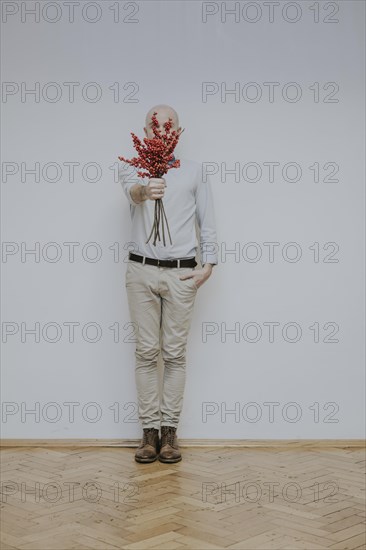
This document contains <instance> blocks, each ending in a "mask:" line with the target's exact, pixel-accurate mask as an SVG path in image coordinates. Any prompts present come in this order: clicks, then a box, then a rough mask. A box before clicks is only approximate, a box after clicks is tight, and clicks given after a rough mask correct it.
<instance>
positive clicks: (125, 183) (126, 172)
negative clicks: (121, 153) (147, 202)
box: [118, 161, 143, 206]
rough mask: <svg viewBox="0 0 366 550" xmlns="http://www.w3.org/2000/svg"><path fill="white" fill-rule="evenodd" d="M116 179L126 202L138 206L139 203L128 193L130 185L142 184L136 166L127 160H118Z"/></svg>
mask: <svg viewBox="0 0 366 550" xmlns="http://www.w3.org/2000/svg"><path fill="white" fill-rule="evenodd" d="M118 181H119V183H120V184H121V186H122V189H123V191H124V193H125V195H126V197H127V200H128V202H129V203H130V204H132V206H138V204H140V203H137V202H135V201H134V200H133V198H132V197H131V194H130V190H131V187H132V186H133V185H135V183H139V184H143V182H142V178H139V176H137V173H136V168H135V167H134V166H131V165H130V164H128V163H127V162H123V161H119V165H118Z"/></svg>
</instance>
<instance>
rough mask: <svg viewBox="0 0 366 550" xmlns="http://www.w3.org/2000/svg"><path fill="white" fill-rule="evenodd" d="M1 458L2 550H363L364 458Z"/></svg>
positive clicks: (67, 454)
mask: <svg viewBox="0 0 366 550" xmlns="http://www.w3.org/2000/svg"><path fill="white" fill-rule="evenodd" d="M181 451H182V455H183V460H182V461H181V462H180V463H177V464H174V465H167V464H162V463H160V462H158V461H157V462H154V463H153V464H138V463H136V462H135V461H134V453H135V449H134V448H108V447H107V448H103V447H102V448H95V447H88V448H79V449H75V448H48V449H45V448H28V447H26V448H24V447H23V448H21V447H19V448H5V449H4V450H3V451H2V453H1V458H2V503H1V509H2V525H1V527H2V529H1V530H2V547H1V548H2V550H10V549H13V548H19V549H24V550H26V549H27V550H32V549H34V550H42V549H45V550H46V549H47V550H51V549H52V550H54V549H60V550H66V549H67V550H68V549H73V548H75V549H86V548H88V549H103V550H104V549H105V550H107V549H126V550H140V549H141V550H143V549H150V548H151V549H152V548H156V549H164V548H165V549H172V550H173V549H178V548H186V549H187V548H188V549H194V550H195V549H224V548H225V549H232V550H234V549H238V550H239V549H240V550H245V549H248V550H255V549H276V550H279V549H284V550H285V549H287V550H296V549H306V550H311V549H314V550H315V549H321V548H331V549H333V550H336V549H353V548H354V549H356V548H357V549H361V548H362V549H364V548H366V545H365V500H364V499H365V480H364V467H365V451H364V450H363V449H359V448H358V449H352V448H325V449H316V448H304V449H302V448H295V449H294V448H291V449H289V448H285V449H284V448H279V449H277V448H223V447H221V448H220V447H219V448H218V447H215V448H212V447H208V448H204V447H187V448H185V447H183V446H182V447H181Z"/></svg>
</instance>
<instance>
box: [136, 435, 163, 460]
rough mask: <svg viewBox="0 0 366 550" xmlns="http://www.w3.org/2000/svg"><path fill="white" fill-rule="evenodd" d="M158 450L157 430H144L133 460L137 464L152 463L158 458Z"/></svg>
mask: <svg viewBox="0 0 366 550" xmlns="http://www.w3.org/2000/svg"><path fill="white" fill-rule="evenodd" d="M159 450H160V441H159V430H157V429H156V428H144V429H143V436H142V441H141V443H140V445H139V446H138V448H137V451H136V453H135V460H136V461H137V462H154V460H156V459H157V458H158V454H159Z"/></svg>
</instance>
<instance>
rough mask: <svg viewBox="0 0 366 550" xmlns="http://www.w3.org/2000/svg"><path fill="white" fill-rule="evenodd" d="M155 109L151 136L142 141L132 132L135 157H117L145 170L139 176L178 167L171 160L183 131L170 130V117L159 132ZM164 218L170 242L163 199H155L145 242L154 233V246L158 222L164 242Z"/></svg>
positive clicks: (159, 173) (159, 176)
mask: <svg viewBox="0 0 366 550" xmlns="http://www.w3.org/2000/svg"><path fill="white" fill-rule="evenodd" d="M156 115H157V111H155V112H154V113H153V115H152V117H151V120H152V130H153V133H154V136H155V137H153V138H146V137H145V138H144V139H143V143H142V142H141V140H140V139H139V138H138V137H137V136H136V135H135V134H134V133H133V132H131V135H132V140H133V144H134V147H135V149H136V151H137V153H138V156H137V157H134V158H132V159H131V160H127V159H125V158H124V157H118V158H119V160H121V161H124V162H127V163H128V164H131V166H135V167H137V168H142V169H144V170H146V172H142V171H138V172H137V174H138V175H139V176H140V177H141V178H146V177H148V178H159V179H160V178H162V177H163V175H164V174H166V173H167V172H168V170H170V169H171V168H179V167H180V160H173V159H174V155H173V152H174V149H175V147H176V145H177V143H178V141H179V138H180V135H181V134H182V132H184V129H183V130H181V131H176V130H171V127H172V119H171V118H169V120H168V121H167V122H165V124H164V125H163V126H164V129H165V133H161V132H160V131H159V130H158V128H159V122H158V120H157V118H156ZM164 220H165V223H166V226H167V230H168V234H169V239H170V243H171V244H173V243H172V239H171V236H170V231H169V225H168V220H167V217H166V214H165V210H164V205H163V200H162V199H155V212H154V223H153V227H152V229H151V233H150V236H149V238H148V240H147V241H146V243H148V242H149V240H150V238H151V236H152V234H153V233H154V242H153V244H154V246H156V239H159V241H160V240H161V239H160V230H159V227H160V224H161V230H162V236H163V242H164V246H165V245H166V244H165V233H164Z"/></svg>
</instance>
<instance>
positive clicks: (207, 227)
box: [196, 165, 218, 265]
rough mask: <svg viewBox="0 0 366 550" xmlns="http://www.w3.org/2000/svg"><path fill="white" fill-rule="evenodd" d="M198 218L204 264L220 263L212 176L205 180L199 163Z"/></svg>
mask: <svg viewBox="0 0 366 550" xmlns="http://www.w3.org/2000/svg"><path fill="white" fill-rule="evenodd" d="M196 218H197V222H198V226H199V228H200V251H201V262H202V265H204V264H206V263H209V264H215V265H216V264H217V263H218V243H217V233H216V216H215V208H214V200H213V193H212V187H211V181H210V177H209V176H208V175H207V176H205V181H203V174H202V167H201V165H199V168H198V174H197V188H196Z"/></svg>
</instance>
